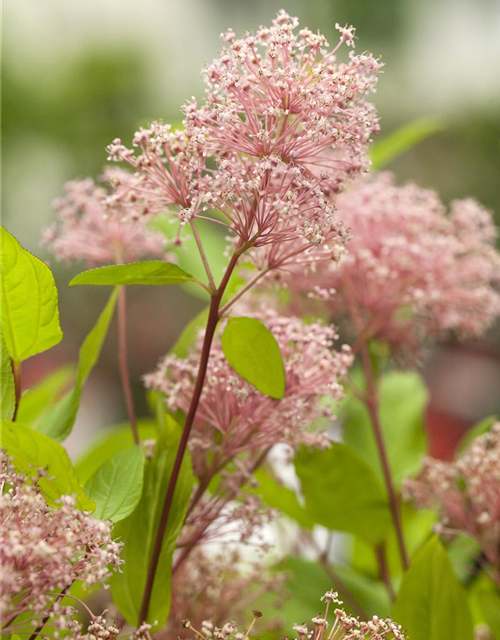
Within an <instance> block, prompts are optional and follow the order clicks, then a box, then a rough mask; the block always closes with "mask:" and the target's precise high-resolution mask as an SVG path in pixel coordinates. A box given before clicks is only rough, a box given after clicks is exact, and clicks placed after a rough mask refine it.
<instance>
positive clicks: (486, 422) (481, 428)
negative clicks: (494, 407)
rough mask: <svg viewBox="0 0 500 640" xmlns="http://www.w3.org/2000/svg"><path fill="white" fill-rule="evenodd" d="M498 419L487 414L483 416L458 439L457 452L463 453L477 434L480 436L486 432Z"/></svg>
mask: <svg viewBox="0 0 500 640" xmlns="http://www.w3.org/2000/svg"><path fill="white" fill-rule="evenodd" d="M498 420H499V418H498V416H488V417H487V418H484V419H483V420H481V421H480V422H478V423H477V424H475V425H474V426H473V427H471V428H470V429H469V430H468V431H467V433H466V434H465V435H464V437H463V438H462V439H461V440H460V443H459V445H458V451H459V453H460V454H462V453H465V451H466V450H467V449H468V448H469V446H470V445H471V444H472V441H473V440H475V439H476V438H477V437H478V436H482V435H483V434H485V433H487V432H488V431H489V430H490V429H491V427H492V426H493V425H494V424H495V422H498Z"/></svg>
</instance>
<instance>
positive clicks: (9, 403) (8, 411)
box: [0, 333, 16, 420]
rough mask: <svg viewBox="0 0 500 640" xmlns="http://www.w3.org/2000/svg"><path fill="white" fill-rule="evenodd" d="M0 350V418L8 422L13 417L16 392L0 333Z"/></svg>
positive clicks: (8, 359)
mask: <svg viewBox="0 0 500 640" xmlns="http://www.w3.org/2000/svg"><path fill="white" fill-rule="evenodd" d="M0 348H1V349H2V361H1V369H0V383H1V388H0V393H1V395H0V399H1V403H0V407H1V412H0V413H1V415H0V417H1V418H3V419H4V420H10V419H11V418H12V416H13V415H14V409H15V406H16V391H15V385H14V374H13V373H12V365H11V361H10V358H9V354H8V352H7V347H6V346H5V342H4V339H3V335H2V334H1V333H0Z"/></svg>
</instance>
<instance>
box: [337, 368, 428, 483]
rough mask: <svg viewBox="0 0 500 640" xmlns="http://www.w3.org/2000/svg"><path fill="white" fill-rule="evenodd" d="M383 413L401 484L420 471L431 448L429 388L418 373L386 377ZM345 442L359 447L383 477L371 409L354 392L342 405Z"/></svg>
mask: <svg viewBox="0 0 500 640" xmlns="http://www.w3.org/2000/svg"><path fill="white" fill-rule="evenodd" d="M379 398H380V404H379V414H380V422H381V424H382V430H383V432H384V437H385V444H386V447H387V454H388V456H389V462H390V466H391V472H392V476H393V479H394V481H395V483H396V484H397V485H399V484H400V482H401V480H402V479H403V478H405V477H407V476H409V475H414V474H416V473H417V472H418V471H419V469H420V467H421V463H422V459H423V457H424V455H425V453H426V451H427V438H426V433H425V425H424V410H425V407H426V404H427V400H428V393H427V389H426V387H425V385H424V383H423V381H422V379H421V378H420V376H419V375H418V374H417V373H414V372H391V373H388V374H386V375H385V376H383V377H382V379H381V382H380V389H379ZM341 414H342V417H343V419H344V441H345V443H346V444H348V445H349V446H351V447H352V448H353V449H355V450H356V451H357V452H358V453H359V454H360V455H361V456H362V457H363V458H364V459H365V460H366V461H367V462H368V463H369V464H370V465H371V466H372V468H373V470H374V471H375V473H376V474H377V476H378V477H379V478H380V480H383V474H382V468H381V465H380V460H379V457H378V450H377V445H376V442H375V436H374V434H373V427H372V424H371V421H370V417H369V415H368V411H367V409H366V407H365V405H364V403H363V402H361V400H359V399H357V398H356V397H354V396H353V395H350V396H349V397H348V398H347V399H346V401H345V402H344V404H343V406H342V411H341Z"/></svg>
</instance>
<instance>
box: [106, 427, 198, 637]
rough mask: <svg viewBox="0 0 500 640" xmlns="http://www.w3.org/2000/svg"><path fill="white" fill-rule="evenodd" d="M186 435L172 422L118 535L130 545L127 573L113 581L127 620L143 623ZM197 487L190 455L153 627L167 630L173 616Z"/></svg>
mask: <svg viewBox="0 0 500 640" xmlns="http://www.w3.org/2000/svg"><path fill="white" fill-rule="evenodd" d="M179 438H180V427H179V426H178V425H175V424H174V423H173V420H171V421H170V434H162V436H161V437H160V439H159V440H158V442H157V443H156V446H155V452H154V456H153V458H152V459H149V460H147V461H146V468H145V475H144V489H143V492H142V496H141V500H140V501H139V504H138V506H137V508H136V509H135V511H134V512H133V513H132V515H131V516H129V517H128V518H126V519H125V520H122V521H121V522H119V523H118V524H117V525H116V526H115V528H114V536H115V537H116V538H119V539H120V540H121V541H122V542H123V543H124V547H123V550H122V553H121V557H122V558H123V560H124V561H125V563H124V565H123V573H121V574H115V575H114V576H113V577H112V578H111V581H110V584H111V595H112V598H113V602H114V603H115V605H116V606H117V607H118V609H119V610H120V613H121V614H122V615H123V616H124V617H125V619H126V620H127V622H129V623H130V624H132V625H137V622H138V618H139V611H140V606H141V602H142V596H143V593H144V587H145V584H146V576H147V572H148V567H149V562H150V559H151V554H152V550H153V546H154V541H155V536H156V532H157V529H158V523H159V520H160V517H161V512H162V508H163V502H164V499H165V494H166V491H167V486H168V482H169V479H170V476H171V473H172V468H173V465H174V460H175V454H176V451H177V446H178V442H179ZM192 488H193V472H192V469H191V462H190V459H189V456H188V455H187V456H186V457H185V458H184V461H183V463H182V467H181V472H180V475H179V480H178V483H177V487H176V491H175V495H174V500H173V505H172V508H171V511H170V515H169V519H168V525H167V530H166V532H165V536H164V538H163V546H162V551H161V554H160V560H159V563H158V569H157V572H156V578H155V583H154V588H153V592H152V596H151V601H150V605H149V610H148V617H147V620H148V622H150V623H151V624H153V628H154V629H157V628H161V627H162V626H163V625H164V624H165V622H166V620H167V617H168V614H169V611H170V600H171V585H170V581H171V572H172V559H173V554H174V551H175V546H176V541H177V538H178V536H179V533H180V531H181V528H182V525H183V523H184V518H185V516H186V511H187V507H188V503H189V499H190V496H191V492H192Z"/></svg>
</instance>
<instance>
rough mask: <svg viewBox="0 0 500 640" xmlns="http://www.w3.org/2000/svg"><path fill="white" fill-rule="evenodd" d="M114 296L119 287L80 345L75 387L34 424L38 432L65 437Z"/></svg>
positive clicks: (98, 348) (95, 357)
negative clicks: (40, 420) (38, 422)
mask: <svg viewBox="0 0 500 640" xmlns="http://www.w3.org/2000/svg"><path fill="white" fill-rule="evenodd" d="M117 296H118V288H116V289H115V290H114V291H113V293H112V294H111V296H110V298H109V300H108V302H107V304H106V306H105V308H104V310H103V311H102V313H101V315H100V316H99V319H98V320H97V322H96V324H95V325H94V327H93V329H92V330H91V331H90V333H89V334H88V335H87V337H86V338H85V340H84V342H83V345H82V346H81V348H80V353H79V357H78V369H77V372H76V382H75V386H74V387H73V388H72V389H71V391H68V393H67V394H66V395H65V396H64V397H63V398H61V400H59V402H57V403H56V404H55V405H54V406H53V407H52V408H51V409H50V411H49V412H48V413H47V415H46V416H45V417H44V419H43V421H42V422H40V424H39V425H37V426H36V428H37V430H38V431H40V432H41V433H46V434H47V435H49V436H50V437H51V438H54V439H55V440H58V441H62V440H65V439H66V438H67V437H68V436H69V434H70V433H71V430H72V429H73V425H74V424H75V420H76V414H77V413H78V408H79V406H80V396H81V394H82V389H83V385H84V384H85V381H86V380H87V378H88V376H89V374H90V372H91V371H92V369H93V367H94V365H95V363H96V362H97V360H98V358H99V355H100V353H101V349H102V345H103V343H104V339H105V338H106V335H107V333H108V329H109V324H110V322H111V318H112V317H113V312H114V310H115V306H116V299H117Z"/></svg>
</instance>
